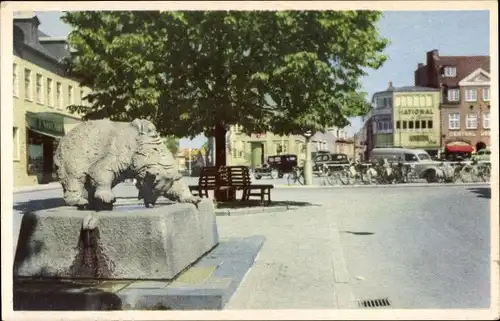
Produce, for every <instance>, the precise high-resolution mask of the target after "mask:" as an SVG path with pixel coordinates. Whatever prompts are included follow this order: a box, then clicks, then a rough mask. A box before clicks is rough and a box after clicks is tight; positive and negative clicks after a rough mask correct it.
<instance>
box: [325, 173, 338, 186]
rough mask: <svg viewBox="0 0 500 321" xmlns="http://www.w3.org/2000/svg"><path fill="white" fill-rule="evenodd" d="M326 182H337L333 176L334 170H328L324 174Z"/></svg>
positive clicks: (332, 183) (331, 183)
mask: <svg viewBox="0 0 500 321" xmlns="http://www.w3.org/2000/svg"><path fill="white" fill-rule="evenodd" d="M326 182H327V183H328V184H329V185H335V184H336V183H337V177H336V176H335V173H334V171H332V170H328V173H327V174H326Z"/></svg>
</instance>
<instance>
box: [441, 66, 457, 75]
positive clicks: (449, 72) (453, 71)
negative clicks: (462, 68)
mask: <svg viewBox="0 0 500 321" xmlns="http://www.w3.org/2000/svg"><path fill="white" fill-rule="evenodd" d="M456 75H457V68H456V67H445V68H444V75H443V76H445V77H455V76H456Z"/></svg>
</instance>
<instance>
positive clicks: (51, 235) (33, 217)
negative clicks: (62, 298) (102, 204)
mask: <svg viewBox="0 0 500 321" xmlns="http://www.w3.org/2000/svg"><path fill="white" fill-rule="evenodd" d="M82 226H83V228H82ZM218 242H219V235H218V232H217V225H216V221H215V211H214V205H213V202H212V201H211V200H203V201H202V202H201V203H199V204H198V209H197V208H196V207H195V206H194V205H192V204H172V205H163V206H162V205H160V206H157V207H155V208H144V207H143V206H135V207H134V206H132V207H130V208H128V209H127V208H122V209H119V210H117V209H115V210H113V211H106V212H89V211H79V210H77V209H75V208H71V207H59V208H55V209H48V210H42V211H37V212H34V213H28V214H25V215H24V217H23V221H22V223H21V231H20V235H19V241H18V245H17V251H16V256H15V263H14V277H30V278H33V277H43V278H50V277H55V278H65V279H66V278H68V279H73V278H88V279H94V280H95V279H134V280H141V279H142V280H147V279H149V280H152V279H162V280H170V279H173V278H174V277H175V276H176V275H178V274H179V273H180V272H181V271H183V270H184V269H186V268H187V267H189V266H190V265H191V264H193V263H194V262H195V261H197V260H198V259H199V258H200V257H202V256H203V254H205V253H207V252H208V251H210V250H211V249H212V248H214V247H215V246H216V245H217V244H218Z"/></svg>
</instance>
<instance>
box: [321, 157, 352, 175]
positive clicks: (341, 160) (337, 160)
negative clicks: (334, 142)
mask: <svg viewBox="0 0 500 321" xmlns="http://www.w3.org/2000/svg"><path fill="white" fill-rule="evenodd" d="M324 164H325V165H344V164H349V158H348V157H347V155H346V154H343V153H319V154H316V157H315V159H314V166H313V172H319V171H320V170H321V168H322V167H323V165H324ZM339 169H340V167H339Z"/></svg>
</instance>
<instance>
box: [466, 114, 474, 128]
mask: <svg viewBox="0 0 500 321" xmlns="http://www.w3.org/2000/svg"><path fill="white" fill-rule="evenodd" d="M465 128H467V129H477V113H468V114H467V116H466V117H465Z"/></svg>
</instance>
